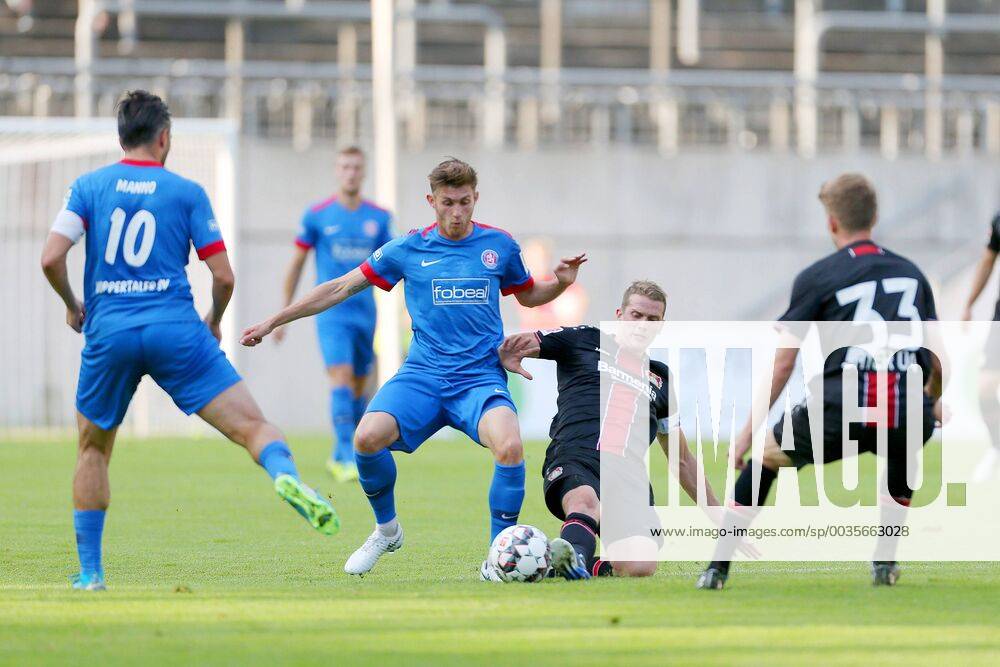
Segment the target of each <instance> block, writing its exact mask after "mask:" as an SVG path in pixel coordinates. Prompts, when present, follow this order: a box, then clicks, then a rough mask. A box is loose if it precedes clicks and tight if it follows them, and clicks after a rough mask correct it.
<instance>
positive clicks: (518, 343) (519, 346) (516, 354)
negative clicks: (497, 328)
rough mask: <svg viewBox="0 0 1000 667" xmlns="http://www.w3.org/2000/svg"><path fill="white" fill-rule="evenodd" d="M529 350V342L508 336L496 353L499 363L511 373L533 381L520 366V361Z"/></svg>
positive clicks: (529, 374)
mask: <svg viewBox="0 0 1000 667" xmlns="http://www.w3.org/2000/svg"><path fill="white" fill-rule="evenodd" d="M529 348H531V341H530V340H525V339H523V338H521V337H518V336H510V337H508V338H505V339H504V341H503V342H502V343H501V344H500V347H499V348H497V352H498V353H499V354H500V363H501V364H503V367H504V368H506V369H507V370H508V371H510V372H511V373H517V374H518V375H523V376H524V377H526V378H527V379H529V380H534V379H535V378H533V377H531V373H529V372H528V371H526V370H525V369H524V366H522V365H521V361H522V360H523V359H524V358H525V357H526V356H527V352H528V350H529Z"/></svg>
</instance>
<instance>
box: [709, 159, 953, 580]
mask: <svg viewBox="0 0 1000 667" xmlns="http://www.w3.org/2000/svg"><path fill="white" fill-rule="evenodd" d="M819 199H820V201H821V202H822V203H823V206H824V207H825V209H826V214H827V225H828V228H829V232H830V236H831V237H832V239H833V242H834V245H836V247H837V251H836V252H834V253H833V254H832V255H828V256H827V257H825V258H823V259H821V260H819V261H818V262H816V263H815V264H813V265H811V266H809V267H808V268H806V269H805V270H804V271H802V272H801V273H800V274H799V275H798V277H797V278H796V279H795V283H794V285H793V286H792V297H791V303H790V304H789V306H788V310H786V311H785V313H784V315H782V316H781V318H779V319H780V320H782V321H786V322H815V321H833V322H853V323H857V324H858V325H861V326H863V325H867V324H870V323H872V322H881V321H883V320H884V321H885V322H889V323H891V322H905V321H907V320H909V321H910V322H920V321H926V320H935V319H937V313H936V311H935V307H934V295H933V294H932V292H931V287H930V285H929V284H928V282H927V279H926V278H925V277H924V275H923V273H921V271H920V269H918V268H917V267H916V265H915V264H913V262H911V261H909V260H907V259H905V258H903V257H900V256H899V255H897V254H895V253H893V252H891V251H889V250H887V249H886V248H884V247H882V246H880V245H878V244H876V243H875V242H873V241H872V238H871V230H872V227H873V226H874V225H875V221H876V218H877V200H876V195H875V190H874V188H873V187H872V185H871V183H870V182H869V181H868V179H866V178H865V177H864V176H861V175H859V174H843V175H841V176H839V177H837V178H836V179H834V180H833V181H830V182H828V183H825V184H824V185H823V187H822V189H821V190H820V194H819ZM845 328H846V327H845ZM859 329H860V326H859ZM831 347H837V346H836V345H834V346H831ZM856 350H857V348H854V347H850V348H848V347H839V348H838V349H836V350H834V351H833V352H832V353H831V354H829V356H828V357H827V358H826V360H825V365H824V372H823V375H822V377H820V378H817V380H819V381H821V382H822V389H823V420H822V422H823V432H822V439H823V448H822V453H823V458H822V460H819V461H817V460H816V458H815V456H814V450H813V442H812V439H811V434H810V430H809V416H808V410H807V405H806V403H802V404H800V405H798V406H796V407H795V408H794V409H793V410H792V412H791V422H792V431H793V438H794V449H789V450H782V448H781V443H782V435H783V431H784V420H781V421H779V422H778V423H777V424H776V425H775V426H774V428H773V430H770V431H769V432H768V433H767V436H766V441H765V445H764V451H763V460H762V461H753V462H752V463H751V465H749V466H745V467H743V465H742V459H743V457H744V456H745V455H746V453H747V451H748V450H749V449H750V443H751V436H752V433H753V431H754V428H753V422H752V420H748V421H747V424H746V425H745V426H744V428H743V429H742V431H741V432H740V433H739V435H738V437H737V438H736V441H735V443H734V446H735V447H736V461H737V465H738V466H739V467H743V470H742V473H741V474H740V476H739V478H738V479H737V481H736V486H735V497H734V501H735V504H736V505H741V506H746V507H748V508H750V507H758V506H760V505H763V504H764V501H765V500H766V498H767V494H768V491H769V490H770V488H771V485H772V483H773V482H774V480H775V479H776V477H777V474H778V468H780V467H782V466H793V465H794V466H796V467H797V468H802V467H803V466H806V465H810V464H813V463H820V464H822V463H829V462H831V461H836V460H839V459H841V458H843V455H844V452H843V442H844V439H845V438H848V437H849V438H851V439H852V440H856V441H857V443H858V451H859V452H866V451H867V452H872V453H875V452H876V434H877V429H876V426H875V425H873V424H871V423H852V424H850V425H849V431H848V432H847V433H845V432H843V427H842V421H841V417H842V415H843V409H844V400H845V397H844V396H843V393H842V386H843V385H842V382H843V372H844V371H843V368H844V366H846V365H848V364H852V365H855V366H856V367H857V368H858V396H857V397H850V398H847V399H846V400H854V399H855V398H856V399H857V400H858V401H859V402H858V403H857V405H859V406H867V407H872V408H885V410H886V413H885V414H886V415H887V417H886V421H887V426H888V450H887V453H886V457H887V465H886V476H887V480H886V481H887V486H888V491H889V495H890V496H891V497H892V498H891V499H883V501H882V503H881V504H880V507H881V513H882V525H887V523H888V520H889V519H892V522H893V523H902V518H903V517H905V511H906V509H905V508H906V507H908V506H909V503H910V498H911V497H912V495H913V491H912V489H910V487H909V484H908V482H907V474H906V473H907V467H908V465H915V463H916V462H915V461H912V460H907V454H906V449H907V448H906V428H905V426H906V406H907V401H906V384H907V383H906V381H905V380H906V370H907V368H908V367H909V366H911V365H914V364H916V365H918V366H919V367H920V368H921V370H922V372H923V378H924V379H925V380H926V383H925V385H924V387H923V389H924V396H923V397H922V400H920V401H917V402H918V403H919V405H920V406H921V407H922V409H923V414H922V417H923V418H922V426H923V432H922V433H921V434H920V436H921V437H922V440H921V442H923V443H926V442H927V440H928V439H929V438H930V436H931V434H932V433H933V430H934V409H935V399H936V398H937V397H938V396H940V390H941V388H940V380H941V367H940V361H939V360H938V359H937V358H936V357H934V356H933V355H932V354H931V353H930V352H929V351H928V350H927V349H925V348H923V347H919V348H913V349H902V350H899V351H898V352H896V353H895V354H894V355H893V357H892V358H891V360H890V361H889V363H888V364H887V372H886V373H885V374H884V377H885V378H886V382H887V390H886V402H887V405H886V406H878V405H877V396H878V391H877V390H876V380H877V376H876V371H875V370H873V368H874V363H873V360H872V359H871V357H865V358H862V359H858V357H857V356H856V355H852V354H851V351H856ZM797 354H798V350H797V349H796V348H794V347H787V348H779V349H778V350H776V353H775V360H774V371H773V376H772V381H771V387H770V402H769V403H768V405H769V406H773V405H774V403H775V401H777V399H778V398H779V396H780V395H781V392H782V390H783V389H784V387H785V385H786V383H787V382H788V378H789V377H790V375H791V373H792V370H793V368H794V366H795V358H796V355H797ZM754 467H756V468H757V469H758V475H759V478H760V487H759V493H758V495H757V497H754V496H753V474H752V468H754ZM756 511H759V510H755V509H745V508H740V509H739V510H738V511H734V512H733V514H732V515H731V517H733V518H734V521H735V522H736V523H741V522H743V523H745V524H748V523H749V521H750V520H751V519H752V517H753V516H754V515H755V513H756ZM744 527H745V526H744ZM881 547H888V548H881ZM885 551H891V552H892V553H893V554H894V553H895V543H894V542H892V543H891V544H890V545H886V544H885V541H883V542H880V548H879V549H877V553H879V552H885ZM731 555H732V551H731V547H728V546H727V545H726V543H725V540H720V541H719V542H718V543H717V549H716V554H715V558H716V560H713V561H712V562H711V563H710V564H709V566H708V567H707V569H706V570H705V571H704V572H703V573H702V574H701V576H700V577H699V578H698V581H697V586H698V588H703V589H721V588H722V587H723V585H724V584H725V582H726V579H727V577H728V574H729V563H730V561H729V558H730V557H731ZM898 576H899V567H898V565H897V564H896V563H895V561H875V562H873V563H872V582H873V583H874V584H876V585H893V584H894V583H895V582H896V579H897V577H898Z"/></svg>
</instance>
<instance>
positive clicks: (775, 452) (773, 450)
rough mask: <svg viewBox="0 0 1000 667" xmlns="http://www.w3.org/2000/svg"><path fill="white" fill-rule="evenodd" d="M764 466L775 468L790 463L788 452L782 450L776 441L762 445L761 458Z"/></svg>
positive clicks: (770, 468)
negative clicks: (762, 452)
mask: <svg viewBox="0 0 1000 667" xmlns="http://www.w3.org/2000/svg"><path fill="white" fill-rule="evenodd" d="M761 460H762V462H763V464H764V467H765V468H768V469H769V470H777V469H778V468H780V467H782V466H787V465H791V463H792V460H791V459H790V458H788V454H786V453H785V452H783V451H782V449H781V447H780V446H779V445H778V444H777V443H769V444H768V445H767V446H765V447H764V455H763V457H762V458H761Z"/></svg>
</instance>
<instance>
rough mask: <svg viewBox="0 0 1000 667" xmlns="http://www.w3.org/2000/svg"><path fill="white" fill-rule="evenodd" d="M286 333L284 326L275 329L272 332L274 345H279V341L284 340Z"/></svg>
mask: <svg viewBox="0 0 1000 667" xmlns="http://www.w3.org/2000/svg"><path fill="white" fill-rule="evenodd" d="M286 333H287V332H286V331H285V327H284V326H280V327H278V328H277V329H275V330H274V342H275V343H276V344H280V343H281V341H283V340H285V334H286Z"/></svg>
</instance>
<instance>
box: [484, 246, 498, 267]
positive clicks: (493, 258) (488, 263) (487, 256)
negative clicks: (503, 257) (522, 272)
mask: <svg viewBox="0 0 1000 667" xmlns="http://www.w3.org/2000/svg"><path fill="white" fill-rule="evenodd" d="M480 259H481V260H483V266H485V267H486V268H487V269H495V268H497V265H498V264H499V263H500V255H498V254H497V251H496V250H490V249H488V248H487V249H486V250H484V251H483V254H482V256H481V257H480Z"/></svg>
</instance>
